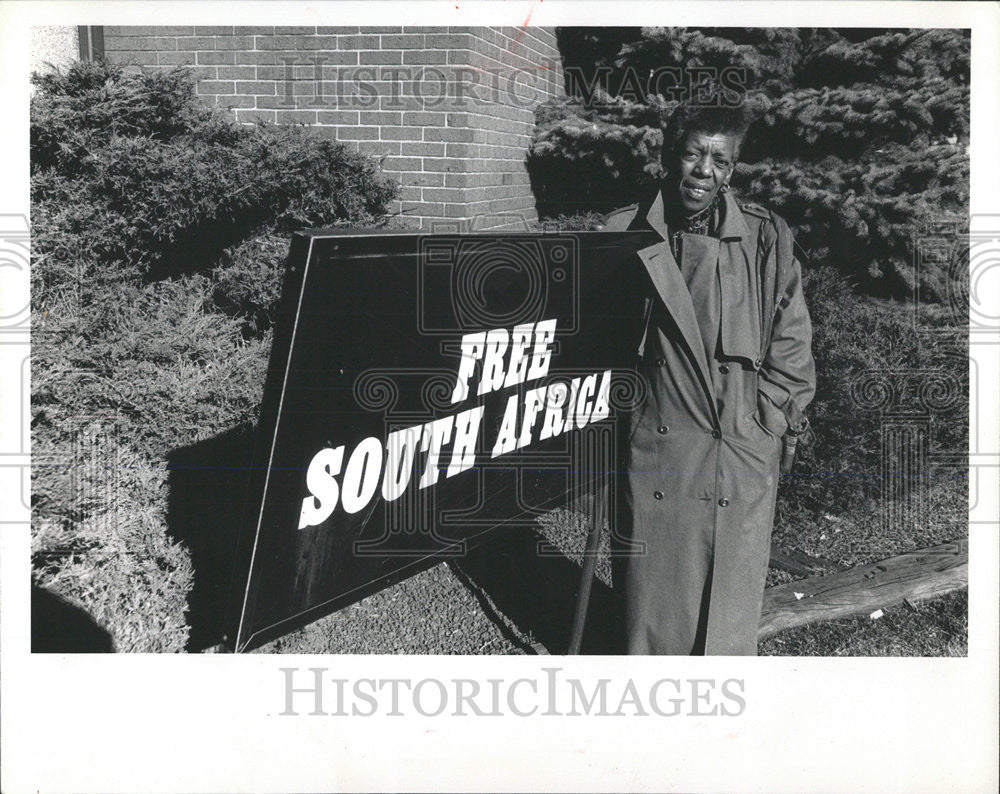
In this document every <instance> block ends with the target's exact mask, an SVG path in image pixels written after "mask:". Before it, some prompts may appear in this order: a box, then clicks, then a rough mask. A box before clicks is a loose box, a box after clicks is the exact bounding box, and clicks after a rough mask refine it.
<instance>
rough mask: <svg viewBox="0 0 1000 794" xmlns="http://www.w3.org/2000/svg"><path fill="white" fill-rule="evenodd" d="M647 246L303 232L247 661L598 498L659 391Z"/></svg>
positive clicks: (265, 473)
mask: <svg viewBox="0 0 1000 794" xmlns="http://www.w3.org/2000/svg"><path fill="white" fill-rule="evenodd" d="M644 240H645V237H644V235H642V234H640V233H636V232H623V233H603V232H600V233H599V232H584V233H573V234H550V233H537V234H529V233H520V234H471V235H414V234H400V233H378V232H364V233H362V232H331V231H318V232H308V233H303V234H300V235H296V237H295V238H294V240H293V243H292V249H291V255H290V262H289V268H288V275H287V277H286V282H285V285H284V291H283V297H282V303H281V309H280V316H279V318H278V320H277V324H276V333H275V340H274V348H273V350H272V354H271V365H270V369H269V374H268V380H267V384H266V387H265V394H264V403H263V408H262V418H261V422H260V426H259V430H258V444H257V454H256V458H255V464H254V467H253V468H254V472H255V477H254V479H253V482H252V484H251V488H252V494H259V496H260V498H259V503H257V504H256V507H255V509H254V511H253V514H252V515H251V516H249V520H248V521H247V533H248V534H247V538H246V555H245V557H246V559H247V563H246V565H247V571H248V572H247V574H246V576H245V586H241V587H240V588H239V593H238V601H239V604H238V609H239V618H238V628H237V630H236V634H235V642H234V645H235V648H236V650H238V651H241V650H246V649H249V648H251V647H255V646H257V645H260V644H262V643H263V642H266V641H268V640H270V639H273V638H275V637H278V636H280V635H282V634H285V633H287V632H288V631H291V630H292V629H295V628H298V627H299V626H301V625H303V624H305V623H307V622H309V621H312V620H315V619H317V618H319V617H322V616H324V615H326V614H329V613H330V612H332V611H334V610H335V609H338V608H340V607H342V606H344V605H346V604H348V603H351V602H352V601H354V600H357V599H358V598H360V597H361V596H362V595H365V594H367V593H368V592H371V591H372V589H373V588H377V587H378V586H380V585H383V584H386V583H388V582H391V581H395V580H397V579H399V578H400V577H403V576H406V575H408V574H410V573H415V572H417V571H419V570H421V569H422V568H424V567H427V565H429V564H432V563H433V562H435V561H436V560H438V559H440V558H445V557H448V556H460V555H462V554H464V553H465V552H466V551H467V549H468V548H469V546H470V544H474V543H476V542H479V541H481V540H482V539H483V538H484V537H485V536H486V535H487V534H489V533H492V532H498V531H503V529H504V528H505V527H508V528H509V527H513V526H524V525H526V524H532V523H534V522H535V520H536V519H537V518H538V517H539V516H540V515H542V514H544V513H546V512H548V511H550V510H552V509H554V508H557V507H560V506H567V505H572V504H573V503H574V500H577V499H579V498H580V497H581V496H582V495H583V494H586V493H587V492H588V491H590V490H593V488H594V487H595V483H596V482H598V481H601V478H603V477H605V476H606V474H607V472H608V471H609V470H610V469H611V468H613V466H614V459H615V446H616V441H615V440H614V439H615V437H616V434H615V427H616V425H615V422H616V417H617V416H618V415H619V413H620V411H621V409H623V408H625V409H627V408H629V407H631V405H632V404H634V402H635V400H636V399H637V398H638V397H639V396H641V395H640V391H641V389H642V385H641V383H639V382H638V380H637V378H636V376H635V374H634V373H633V372H632V369H631V367H632V365H633V364H634V357H635V351H636V345H637V343H638V339H639V333H640V326H641V321H642V300H641V296H642V295H643V294H644V293H643V290H642V289H640V286H639V285H640V281H639V269H640V268H641V265H639V264H638V260H637V258H636V257H635V256H634V254H635V251H636V250H638V249H639V248H641V247H642V246H643V244H644ZM240 578H241V583H243V580H244V578H243V577H242V576H241V577H240Z"/></svg>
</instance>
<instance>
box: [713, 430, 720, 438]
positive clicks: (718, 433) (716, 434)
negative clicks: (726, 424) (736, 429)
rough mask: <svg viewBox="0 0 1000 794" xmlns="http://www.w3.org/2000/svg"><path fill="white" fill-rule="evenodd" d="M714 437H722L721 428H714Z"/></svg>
mask: <svg viewBox="0 0 1000 794" xmlns="http://www.w3.org/2000/svg"><path fill="white" fill-rule="evenodd" d="M712 438H722V431H721V430H713V431H712Z"/></svg>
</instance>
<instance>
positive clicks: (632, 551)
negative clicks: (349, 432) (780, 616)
mask: <svg viewBox="0 0 1000 794" xmlns="http://www.w3.org/2000/svg"><path fill="white" fill-rule="evenodd" d="M605 229H607V230H609V231H615V230H623V229H630V230H634V229H647V230H649V229H651V230H653V231H655V232H657V233H658V235H659V237H660V238H661V240H662V242H658V243H656V244H654V245H651V246H649V247H647V248H644V249H642V250H640V251H639V258H640V259H641V260H642V264H643V266H644V267H645V270H646V272H647V273H648V275H649V283H648V293H647V295H646V296H637V298H639V297H641V298H642V299H643V305H644V307H645V314H646V317H647V318H648V319H647V320H646V322H645V333H644V336H643V339H642V341H641V342H640V345H639V347H640V349H639V353H640V356H641V358H640V365H639V367H640V371H641V373H642V374H643V376H644V380H645V381H646V383H647V384H648V389H647V393H646V397H645V399H644V400H643V402H642V403H641V405H640V406H639V407H638V408H637V409H636V410H635V412H634V413H633V416H632V418H631V422H630V425H629V430H628V432H629V434H630V443H629V445H628V449H629V451H628V453H627V461H626V466H625V474H626V476H625V478H624V479H625V481H626V483H625V485H626V487H625V488H624V491H625V492H624V494H622V496H624V505H625V511H624V512H625V516H626V519H627V520H628V521H630V523H631V533H630V534H631V541H632V543H631V545H630V547H629V555H630V556H629V557H628V559H627V574H626V582H625V599H626V603H627V610H626V614H627V617H626V630H627V635H628V650H629V653H637V654H684V655H686V654H692V653H696V654H697V653H705V654H713V655H715V654H719V655H754V654H756V650H757V626H758V623H759V621H760V612H761V602H762V598H763V591H764V580H765V576H766V574H767V566H768V559H769V556H770V554H769V550H770V536H771V528H772V524H773V520H774V504H775V496H776V492H777V484H778V464H779V459H780V456H781V439H782V437H783V435H784V434H785V432H786V431H787V429H788V418H787V417H788V416H789V415H790V414H789V410H790V409H791V408H792V406H796V408H797V409H798V410H801V409H804V408H805V407H806V405H807V404H808V403H809V401H810V400H811V399H812V396H813V393H814V390H815V370H814V364H813V358H812V353H811V349H810V346H811V338H812V330H811V326H810V322H809V314H808V311H807V309H806V304H805V300H804V298H803V295H802V285H801V271H800V268H799V264H798V262H797V261H795V260H794V257H793V253H792V237H791V232H790V231H789V229H788V225H787V224H786V223H785V222H784V221H783V220H782V219H781V218H780V217H778V216H777V215H775V214H774V213H772V212H769V211H767V210H765V209H763V208H761V207H758V206H755V205H749V204H739V203H737V201H736V200H735V198H734V197H733V196H732V194H730V193H724V194H723V195H722V201H721V203H720V219H719V224H718V231H717V238H716V237H710V236H705V235H694V234H681V235H680V259H681V261H680V262H677V261H676V260H675V258H674V256H673V254H672V253H671V249H670V245H669V243H668V236H669V234H670V230H669V229H668V228H667V226H666V223H665V221H664V214H663V199H662V195H661V194H659V193H657V194H656V195H655V197H654V198H653V199H652V200H650V201H647V202H646V203H644V204H641V205H634V206H633V207H629V208H625V209H624V210H620V211H617V212H615V213H612V214H611V215H610V216H609V217H608V218H607V219H606V221H605ZM779 265H780V266H779ZM776 274H781V280H782V282H783V283H781V284H778V285H777V286H778V291H777V292H776V293H775V295H776V296H777V297H778V298H779V300H777V301H775V298H774V297H773V296H772V298H771V299H770V300H767V299H766V298H765V293H766V292H767V290H771V289H773V285H774V282H775V278H776V277H777V276H776ZM771 307H776V314H775V315H774V316H773V331H772V333H771V334H770V337H769V339H766V340H765V339H763V336H764V335H765V329H766V326H767V324H768V323H767V322H766V318H765V317H763V316H762V315H763V314H764V313H765V312H767V311H769V310H770V309H771Z"/></svg>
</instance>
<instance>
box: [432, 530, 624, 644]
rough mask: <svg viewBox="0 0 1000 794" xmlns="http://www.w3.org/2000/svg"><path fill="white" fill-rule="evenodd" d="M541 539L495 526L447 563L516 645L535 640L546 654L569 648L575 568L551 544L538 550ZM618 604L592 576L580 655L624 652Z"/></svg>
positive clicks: (577, 578)
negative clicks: (491, 533) (486, 538)
mask: <svg viewBox="0 0 1000 794" xmlns="http://www.w3.org/2000/svg"><path fill="white" fill-rule="evenodd" d="M543 541H544V537H543V536H542V535H541V534H540V533H538V532H535V531H533V530H531V529H504V530H500V531H498V533H497V534H496V536H495V537H494V538H492V539H491V540H489V541H487V542H486V543H484V544H482V545H480V546H477V547H476V548H474V549H471V550H470V551H469V553H468V554H467V555H466V556H465V557H464V558H462V559H461V560H456V561H454V562H452V568H453V569H454V570H456V572H457V573H458V574H459V576H460V577H462V578H463V579H464V580H465V581H466V583H467V584H469V586H470V587H471V588H472V590H473V592H474V593H475V594H476V595H477V597H478V598H479V600H480V603H481V605H482V606H483V609H484V611H486V612H487V614H488V615H489V616H490V617H491V618H492V619H493V620H494V621H496V622H498V623H499V624H500V625H501V626H502V627H503V628H504V629H505V633H506V634H507V635H508V637H509V638H510V639H512V641H515V642H517V643H518V644H520V645H522V647H524V646H529V647H530V644H531V643H532V642H535V643H540V644H541V645H543V646H544V647H545V649H546V650H547V651H548V652H549V653H552V654H564V653H566V650H567V648H568V647H569V642H570V635H571V632H572V624H573V614H574V611H575V608H576V597H577V592H578V591H579V587H580V571H581V569H580V566H579V565H578V564H577V563H574V562H573V561H572V560H570V559H569V558H567V557H566V556H564V555H562V554H559V553H558V552H555V550H554V549H552V550H551V552H550V553H548V554H543V553H540V548H539V544H540V543H542V542H543ZM547 548H550V549H551V547H547ZM616 573H617V571H616ZM619 581H620V579H619ZM622 609H623V607H622V605H621V603H620V598H618V597H617V596H616V593H615V591H614V590H612V588H610V587H608V586H607V585H606V584H605V583H604V582H602V581H601V580H600V579H597V578H595V579H594V582H593V586H592V590H591V595H590V607H589V610H588V612H587V622H586V625H585V628H584V634H583V644H582V646H581V649H580V652H581V653H582V654H620V653H624V647H625V639H624V633H623V631H622V629H623V625H624V621H623V620H622V614H623V612H622ZM497 613H499V614H497ZM505 618H506V620H505Z"/></svg>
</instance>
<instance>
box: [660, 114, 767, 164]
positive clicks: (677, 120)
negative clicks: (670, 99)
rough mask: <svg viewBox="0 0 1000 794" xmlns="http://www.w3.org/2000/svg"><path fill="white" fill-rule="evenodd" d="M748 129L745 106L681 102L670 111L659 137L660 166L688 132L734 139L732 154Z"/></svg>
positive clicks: (748, 122) (675, 149) (674, 151)
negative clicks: (665, 126)
mask: <svg viewBox="0 0 1000 794" xmlns="http://www.w3.org/2000/svg"><path fill="white" fill-rule="evenodd" d="M749 127H750V114H749V113H748V111H747V108H746V106H745V105H743V104H742V103H740V104H739V105H735V106H729V107H727V106H725V105H722V104H717V103H714V102H713V103H712V104H697V103H693V102H682V103H681V104H680V105H678V106H677V108H676V110H674V112H673V115H671V117H670V121H669V122H668V124H667V128H666V129H665V130H664V136H663V143H664V147H663V155H664V157H663V159H664V164H666V160H667V158H668V157H671V156H672V155H673V154H675V153H676V152H677V150H678V149H679V147H680V146H681V144H682V143H684V141H685V139H686V138H687V136H688V135H690V134H691V133H692V132H707V133H722V134H723V135H732V136H733V137H734V138H736V153H737V154H739V150H740V145H741V144H742V143H743V138H744V137H745V136H746V134H747V130H748V129H749Z"/></svg>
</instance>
